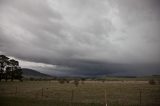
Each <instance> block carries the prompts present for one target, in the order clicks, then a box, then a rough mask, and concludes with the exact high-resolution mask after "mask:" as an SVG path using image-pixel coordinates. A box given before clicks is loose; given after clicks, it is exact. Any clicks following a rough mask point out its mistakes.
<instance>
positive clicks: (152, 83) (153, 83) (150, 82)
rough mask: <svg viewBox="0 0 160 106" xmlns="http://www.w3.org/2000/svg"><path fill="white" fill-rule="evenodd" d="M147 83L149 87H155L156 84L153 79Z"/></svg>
mask: <svg viewBox="0 0 160 106" xmlns="http://www.w3.org/2000/svg"><path fill="white" fill-rule="evenodd" d="M148 83H149V84H150V85H155V84H156V82H155V80H154V79H150V80H149V81H148Z"/></svg>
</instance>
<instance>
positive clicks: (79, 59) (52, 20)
mask: <svg viewBox="0 0 160 106" xmlns="http://www.w3.org/2000/svg"><path fill="white" fill-rule="evenodd" d="M159 5H160V1H159V0H0V54H4V55H7V56H9V57H11V58H15V59H17V60H18V61H19V62H20V65H21V66H22V67H23V68H31V69H36V70H38V71H40V72H44V73H48V74H50V75H56V76H103V75H153V74H160V11H159V10H160V7H159Z"/></svg>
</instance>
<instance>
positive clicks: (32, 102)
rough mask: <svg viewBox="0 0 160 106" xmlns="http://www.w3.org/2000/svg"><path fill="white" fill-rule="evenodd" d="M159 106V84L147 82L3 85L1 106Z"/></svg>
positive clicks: (13, 83)
mask: <svg viewBox="0 0 160 106" xmlns="http://www.w3.org/2000/svg"><path fill="white" fill-rule="evenodd" d="M105 103H107V104H108V106H160V85H149V84H148V82H147V81H106V82H104V83H103V82H101V81H85V83H84V84H80V85H79V86H78V87H76V86H75V85H74V84H73V83H72V82H71V83H69V84H59V83H58V82H57V81H24V82H16V81H15V82H0V106H28V105H29V106H105Z"/></svg>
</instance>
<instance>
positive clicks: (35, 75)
mask: <svg viewBox="0 0 160 106" xmlns="http://www.w3.org/2000/svg"><path fill="white" fill-rule="evenodd" d="M22 71H23V74H22V75H23V77H24V78H31V77H32V78H51V77H52V76H50V75H47V74H44V73H41V72H38V71H36V70H33V69H28V68H23V69H22Z"/></svg>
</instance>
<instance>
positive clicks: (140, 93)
mask: <svg viewBox="0 0 160 106" xmlns="http://www.w3.org/2000/svg"><path fill="white" fill-rule="evenodd" d="M139 105H140V106H141V105H142V90H141V89H140V90H139Z"/></svg>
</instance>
